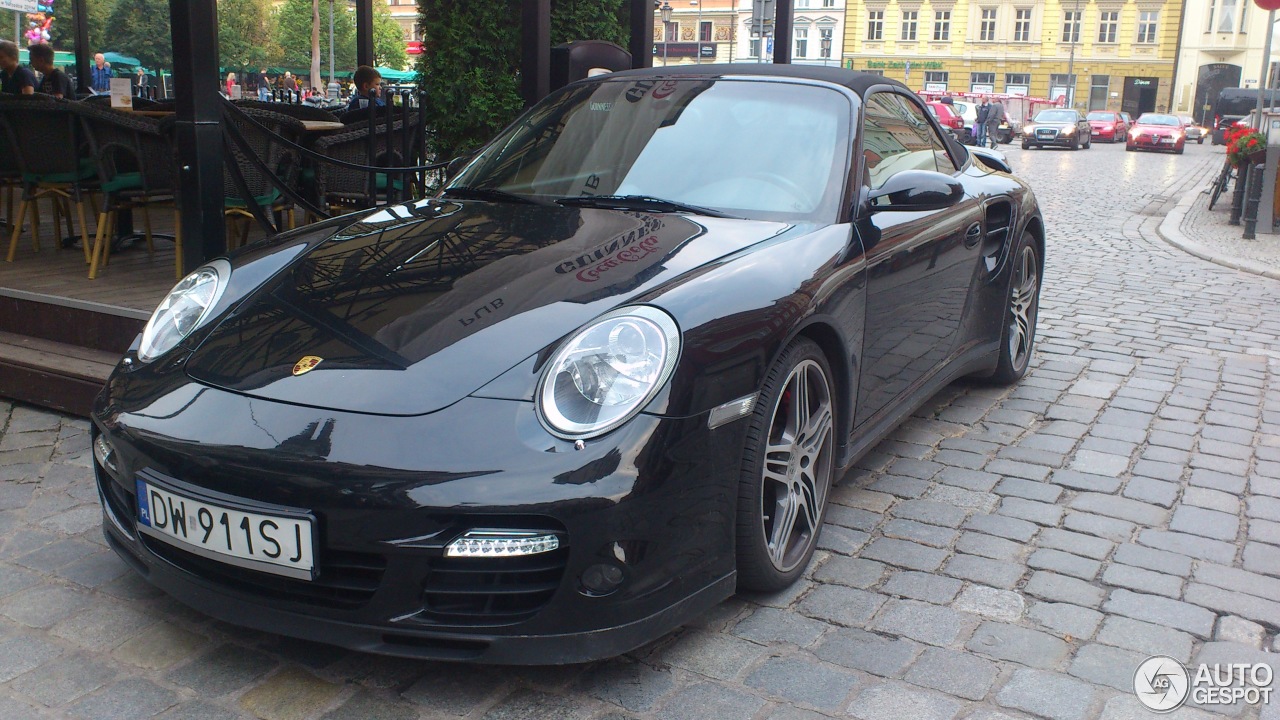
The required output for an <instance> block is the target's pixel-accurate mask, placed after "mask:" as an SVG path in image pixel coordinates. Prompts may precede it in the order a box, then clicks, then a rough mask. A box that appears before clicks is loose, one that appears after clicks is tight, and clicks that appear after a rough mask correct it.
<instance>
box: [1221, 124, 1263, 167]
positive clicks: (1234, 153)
mask: <svg viewBox="0 0 1280 720" xmlns="http://www.w3.org/2000/svg"><path fill="white" fill-rule="evenodd" d="M1226 138H1227V159H1228V160H1229V161H1231V164H1232V165H1234V166H1235V167H1240V166H1241V165H1242V164H1245V163H1260V162H1262V161H1263V160H1265V159H1266V154H1267V136H1265V135H1263V134H1262V133H1260V132H1258V131H1257V130H1254V129H1252V128H1240V129H1239V130H1233V131H1231V132H1229V133H1227V136H1226Z"/></svg>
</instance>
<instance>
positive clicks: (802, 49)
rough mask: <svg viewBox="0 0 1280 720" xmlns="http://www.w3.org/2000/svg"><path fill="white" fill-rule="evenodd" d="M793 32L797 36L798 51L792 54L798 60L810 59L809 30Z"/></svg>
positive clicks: (799, 29)
mask: <svg viewBox="0 0 1280 720" xmlns="http://www.w3.org/2000/svg"><path fill="white" fill-rule="evenodd" d="M793 32H795V34H796V37H795V41H796V49H795V52H794V53H792V54H793V55H794V56H795V57H798V58H802V57H809V28H796V29H795V30H794V31H793Z"/></svg>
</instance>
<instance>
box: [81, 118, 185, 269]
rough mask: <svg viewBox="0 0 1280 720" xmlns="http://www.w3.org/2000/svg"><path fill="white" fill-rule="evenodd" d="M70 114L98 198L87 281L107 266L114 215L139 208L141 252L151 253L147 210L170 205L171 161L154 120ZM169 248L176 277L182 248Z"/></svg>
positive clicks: (173, 190) (174, 184)
mask: <svg viewBox="0 0 1280 720" xmlns="http://www.w3.org/2000/svg"><path fill="white" fill-rule="evenodd" d="M76 114H77V115H79V116H80V121H81V124H82V126H83V128H84V134H85V137H86V138H87V139H88V141H89V150H90V154H91V157H92V158H93V161H94V163H95V165H96V167H97V172H98V181H99V183H100V187H101V189H102V193H103V204H102V208H101V210H100V211H99V215H98V231H97V234H96V236H95V237H94V240H93V250H92V252H91V253H90V263H89V279H90V280H93V279H94V278H96V277H97V276H98V272H99V270H100V269H101V268H102V267H103V266H105V265H106V263H107V261H108V258H109V253H110V248H111V237H112V234H113V232H112V229H113V228H114V227H115V225H116V217H117V213H118V212H119V211H120V210H124V209H132V208H141V209H142V212H143V218H144V220H145V222H146V239H147V251H148V252H151V251H152V250H153V247H152V243H151V214H150V212H149V211H148V207H149V206H151V205H155V204H164V205H172V204H173V200H174V196H175V194H176V192H177V176H176V172H175V170H176V165H177V161H176V159H175V156H174V151H173V145H172V143H171V142H170V140H169V137H168V135H167V134H166V133H164V132H162V131H161V129H160V123H159V121H156V120H153V119H151V118H148V117H142V116H137V115H133V114H131V113H124V112H118V111H115V110H110V109H107V108H101V107H97V106H93V105H86V104H84V103H78V104H77V106H76ZM175 246H176V247H177V251H176V253H175V259H174V273H175V275H176V276H178V277H181V274H182V249H181V246H180V245H179V244H178V243H177V242H176V241H175Z"/></svg>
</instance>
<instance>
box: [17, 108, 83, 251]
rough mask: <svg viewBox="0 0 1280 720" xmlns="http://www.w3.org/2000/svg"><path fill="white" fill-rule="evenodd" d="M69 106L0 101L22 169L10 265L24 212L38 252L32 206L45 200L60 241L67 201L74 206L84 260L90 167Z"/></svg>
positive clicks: (36, 213) (36, 219) (36, 222)
mask: <svg viewBox="0 0 1280 720" xmlns="http://www.w3.org/2000/svg"><path fill="white" fill-rule="evenodd" d="M74 105H75V103H74V102H71V101H68V100H56V99H53V98H49V97H48V96H44V97H43V98H41V97H40V96H39V95H28V96H14V97H9V98H5V99H4V100H3V101H0V118H2V119H3V122H4V125H5V127H6V131H7V133H8V136H9V140H10V143H9V145H10V148H11V149H12V150H13V151H14V153H15V154H16V155H17V159H18V163H19V165H20V166H21V169H22V204H21V205H20V206H19V207H18V216H17V219H16V220H15V221H14V223H13V228H12V234H11V235H10V240H9V253H8V255H7V258H6V259H7V260H8V261H9V262H13V260H14V258H15V257H16V254H17V250H18V235H19V234H20V233H21V231H22V223H23V220H24V219H25V218H26V216H27V213H28V212H30V213H31V226H32V232H31V235H32V242H33V246H34V248H35V250H36V251H37V252H38V251H39V250H40V225H39V210H38V208H37V202H38V201H39V200H40V199H41V198H50V199H52V200H53V204H54V214H53V219H54V229H55V233H56V234H57V235H58V236H59V243H60V242H61V237H60V236H61V234H62V224H61V215H62V212H63V211H64V210H65V204H66V203H67V202H73V203H75V206H76V210H77V213H78V215H79V218H80V239H81V242H82V244H83V247H84V259H85V262H86V263H88V262H89V260H90V258H89V234H88V229H87V225H86V223H85V213H84V202H85V200H86V199H88V197H89V193H90V192H92V191H94V190H96V189H97V178H96V168H95V167H94V164H93V162H92V161H91V160H89V158H88V157H87V152H82V149H83V146H84V136H83V133H82V132H81V128H80V122H79V118H78V117H77V115H76V114H75V112H74V110H73V106H74ZM66 212H67V214H68V220H67V222H68V226H70V224H71V221H70V213H69V210H66Z"/></svg>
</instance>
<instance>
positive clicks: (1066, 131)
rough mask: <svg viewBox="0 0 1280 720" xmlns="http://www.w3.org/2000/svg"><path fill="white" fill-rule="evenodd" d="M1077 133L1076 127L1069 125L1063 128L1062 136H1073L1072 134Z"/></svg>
mask: <svg viewBox="0 0 1280 720" xmlns="http://www.w3.org/2000/svg"><path fill="white" fill-rule="evenodd" d="M1075 131H1076V129H1075V126H1072V125H1068V126H1066V127H1064V128H1062V134H1063V135H1071V134H1072V133H1074V132H1075Z"/></svg>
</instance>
